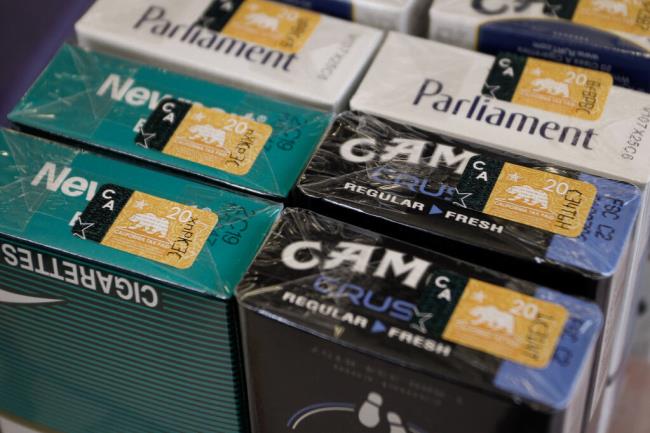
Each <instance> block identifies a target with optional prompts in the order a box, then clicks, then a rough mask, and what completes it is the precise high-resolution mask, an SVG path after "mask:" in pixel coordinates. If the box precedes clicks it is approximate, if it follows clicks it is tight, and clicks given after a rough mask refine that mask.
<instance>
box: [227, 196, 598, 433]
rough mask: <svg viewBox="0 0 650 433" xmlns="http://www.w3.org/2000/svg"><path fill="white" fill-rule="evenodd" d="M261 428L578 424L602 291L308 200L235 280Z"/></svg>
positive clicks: (490, 428)
mask: <svg viewBox="0 0 650 433" xmlns="http://www.w3.org/2000/svg"><path fill="white" fill-rule="evenodd" d="M237 299H238V301H239V304H240V312H241V314H240V315H241V318H242V319H241V320H242V331H243V335H244V343H243V344H244V351H245V353H246V355H247V356H246V362H247V365H246V370H247V377H248V379H249V383H248V389H249V392H248V395H249V401H250V410H251V415H252V417H251V418H252V423H253V424H252V427H253V432H254V433H257V432H265V433H278V432H284V431H286V429H287V427H289V429H291V430H292V431H296V432H305V433H317V432H318V433H320V432H322V431H324V430H323V428H327V429H329V431H333V430H339V431H345V432H349V433H357V432H359V433H361V432H365V431H367V429H368V428H375V429H376V430H377V431H383V432H388V431H390V429H391V428H393V429H396V430H393V431H400V432H401V431H407V432H415V433H426V432H432V433H433V432H437V433H459V432H470V431H481V432H482V433H497V432H498V433H509V432H513V433H515V432H516V433H532V432H535V433H541V432H565V433H569V432H578V431H580V425H581V423H582V412H583V410H584V399H585V395H586V388H587V386H588V382H589V372H590V366H591V359H592V355H593V347H594V344H595V341H596V339H597V338H598V335H599V331H600V328H601V322H602V315H601V313H600V311H599V309H598V307H597V306H596V305H594V304H593V303H590V302H586V301H583V300H580V299H578V298H574V297H571V296H568V295H565V294H562V293H560V292H558V291H556V290H551V289H547V288H544V287H541V286H538V285H536V284H533V283H528V282H524V281H522V280H517V279H513V278H511V277H507V276H505V275H504V274H500V273H496V272H494V271H490V270H487V269H485V268H482V267H477V266H474V265H471V264H468V263H467V262H462V261H458V260H455V259H452V258H451V257H449V256H443V255H440V254H437V253H434V252H431V251H430V250H425V249H422V248H418V247H415V246H413V245H410V244H406V243H404V242H401V241H398V240H396V239H394V238H389V237H385V236H383V235H380V234H377V233H375V232H371V231H368V230H365V229H361V228H359V227H356V226H352V225H348V224H346V223H343V222H340V221H338V220H334V219H330V218H327V217H323V216H320V215H318V214H315V213H313V212H309V211H305V210H302V209H287V210H285V211H284V212H283V215H282V217H281V219H280V221H279V222H278V223H277V224H276V226H275V227H274V230H273V231H272V233H271V235H270V237H269V239H268V241H267V242H266V244H265V245H264V247H263V248H262V250H261V251H260V253H259V254H258V256H257V257H256V259H255V261H254V262H253V265H252V266H251V268H250V269H249V270H248V273H247V275H246V276H245V277H244V279H243V280H242V283H241V285H240V286H239V287H238V289H237Z"/></svg>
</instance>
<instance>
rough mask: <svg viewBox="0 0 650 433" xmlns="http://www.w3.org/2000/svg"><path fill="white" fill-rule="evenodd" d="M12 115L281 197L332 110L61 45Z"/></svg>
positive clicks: (78, 138) (39, 126)
mask: <svg viewBox="0 0 650 433" xmlns="http://www.w3.org/2000/svg"><path fill="white" fill-rule="evenodd" d="M9 117H10V119H11V120H12V121H13V122H15V123H17V124H20V125H21V126H24V127H27V128H30V129H31V130H38V131H44V132H46V133H48V134H51V135H55V136H57V137H62V138H65V139H70V140H74V141H75V142H80V143H84V144H87V145H90V146H96V147H99V148H102V149H106V150H110V151H113V152H117V153H119V154H123V155H128V156H131V157H134V158H137V159H141V160H145V161H149V162H153V163H155V164H158V165H162V166H165V167H171V168H174V169H176V170H181V171H183V172H186V173H192V174H196V175H199V176H201V177H204V178H206V179H210V180H214V181H217V182H220V183H222V184H227V185H229V186H232V187H235V188H239V189H243V190H246V191H253V192H256V193H259V194H264V195H268V196H274V197H284V196H286V195H287V194H288V193H289V191H290V190H291V188H292V187H293V185H294V184H295V182H296V180H297V178H298V176H299V175H300V173H301V172H302V170H303V169H304V167H305V165H306V164H307V161H308V160H309V158H310V156H311V154H312V152H313V150H314V149H315V147H316V145H317V144H318V142H319V141H320V139H321V137H322V135H323V134H324V133H325V131H326V129H327V126H328V124H329V122H330V118H331V115H330V114H328V113H326V112H322V111H317V110H312V109H307V108H304V107H302V106H298V105H293V104H288V103H284V102H280V101H276V100H273V99H270V98H267V97H262V96H257V95H255V94H252V93H248V92H244V91H241V90H237V89H233V88H230V87H225V86H220V85H215V84H211V83H208V82H205V81H201V80H196V79H193V78H189V77H184V76H181V75H178V74H174V73H170V72H167V71H163V70H161V69H157V68H153V67H149V66H144V65H141V64H138V63H131V62H129V61H126V60H122V59H119V58H116V57H111V56H107V55H104V54H99V53H96V52H91V51H86V50H84V49H81V48H77V47H73V46H70V45H65V46H63V47H62V48H61V50H60V51H59V53H58V54H57V55H56V56H55V57H54V59H53V60H52V62H51V63H50V65H49V66H48V67H47V68H46V69H45V71H44V72H43V73H42V74H41V76H40V78H39V79H38V80H37V81H36V82H35V83H34V84H33V86H32V88H31V89H30V90H29V91H28V92H27V94H26V95H25V96H24V97H23V98H22V100H21V101H20V102H19V104H18V105H17V106H16V107H15V108H14V110H13V112H12V113H10V115H9Z"/></svg>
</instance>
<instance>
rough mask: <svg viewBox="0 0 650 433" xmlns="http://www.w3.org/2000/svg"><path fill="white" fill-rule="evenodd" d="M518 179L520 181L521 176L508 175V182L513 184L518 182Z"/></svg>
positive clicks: (515, 174)
mask: <svg viewBox="0 0 650 433" xmlns="http://www.w3.org/2000/svg"><path fill="white" fill-rule="evenodd" d="M519 179H521V176H519V174H518V173H510V174H509V175H508V180H511V181H513V182H519Z"/></svg>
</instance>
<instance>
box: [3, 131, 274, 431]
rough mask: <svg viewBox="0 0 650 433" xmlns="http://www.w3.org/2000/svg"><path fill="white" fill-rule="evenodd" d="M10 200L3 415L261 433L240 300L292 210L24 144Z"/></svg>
mask: <svg viewBox="0 0 650 433" xmlns="http://www.w3.org/2000/svg"><path fill="white" fill-rule="evenodd" d="M0 195H1V197H2V200H0V202H1V203H2V205H0V215H1V218H0V221H1V223H0V317H2V327H1V329H0V346H1V347H2V350H1V351H0V377H2V387H0V413H1V414H6V415H9V418H10V419H11V418H13V417H16V418H17V419H22V420H25V421H26V422H27V423H29V425H32V424H33V425H36V426H40V427H43V428H44V429H45V430H47V431H56V432H66V433H87V432H97V433H115V432H125V433H126V432H145V431H146V432H154V433H156V432H158V433H169V432H178V433H181V432H182V433H187V432H189V431H192V432H199V431H201V432H215V433H216V432H223V431H229V432H245V431H247V430H246V429H247V420H246V417H247V413H246V404H245V400H244V394H243V391H244V389H243V371H242V364H241V363H242V361H241V354H240V345H239V341H238V335H239V331H238V321H237V316H236V313H237V312H236V304H235V299H234V296H233V295H234V289H235V287H236V286H237V284H238V282H239V281H240V279H241V277H242V276H243V275H244V273H245V271H246V269H247V267H248V266H249V264H250V263H251V262H252V260H253V258H254V257H255V254H256V253H257V250H258V248H259V247H260V245H261V244H262V243H263V241H264V239H265V238H266V236H267V234H268V231H269V230H270V228H271V226H272V225H273V223H274V222H275V220H276V218H277V217H278V216H279V213H280V210H281V206H280V205H278V204H273V203H270V202H266V201H264V200H260V199H253V198H248V197H246V196H243V195H239V194H236V193H233V192H229V191H227V190H221V189H217V188H214V187H211V186H208V185H204V184H200V183H196V182H191V181H188V180H183V179H182V178H177V177H173V176H170V175H166V174H161V173H158V172H155V171H151V170H147V169H144V168H140V167H137V166H135V165H129V164H126V163H124V162H120V161H117V160H113V159H110V158H107V157H101V156H98V155H95V154H92V153H89V152H83V151H79V150H77V149H73V148H71V147H67V146H64V145H61V144H57V143H54V142H50V141H44V140H41V139H37V138H34V137H31V136H28V135H24V134H20V133H16V132H12V131H8V130H2V131H1V132H0ZM39 429H40V428H39Z"/></svg>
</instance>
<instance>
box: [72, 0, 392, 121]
mask: <svg viewBox="0 0 650 433" xmlns="http://www.w3.org/2000/svg"><path fill="white" fill-rule="evenodd" d="M76 30H77V36H78V38H79V43H80V44H82V45H83V46H86V47H89V48H97V49H100V50H105V51H109V52H113V53H115V54H122V55H126V56H129V57H134V58H136V59H141V60H145V61H148V62H152V63H155V64H157V65H159V66H162V67H165V68H169V69H172V70H176V71H178V72H182V73H187V74H190V75H198V76H200V77H202V78H207V79H209V80H211V81H216V82H218V83H223V84H227V85H234V86H237V87H242V88H246V89H247V90H251V91H254V92H257V93H265V94H271V95H274V96H280V97H282V98H288V99H291V100H293V101H299V102H301V103H306V104H309V105H313V106H317V107H319V108H325V109H329V110H335V111H339V110H340V109H341V108H342V107H344V106H346V105H347V102H348V99H349V97H350V94H351V92H352V91H353V90H354V87H355V86H356V84H357V82H358V80H359V79H360V78H361V75H362V74H363V72H364V71H365V69H366V67H367V64H368V63H369V61H370V59H371V58H372V55H373V54H374V52H375V50H376V48H377V47H378V45H379V43H380V42H381V39H382V37H383V33H382V32H381V31H380V30H377V29H373V28H371V27H366V26H363V25H361V24H357V23H351V22H349V21H344V20H341V19H338V18H333V17H330V16H327V15H322V14H319V13H317V12H314V11H309V10H306V9H301V8H297V7H294V6H291V5H287V4H284V3H276V2H272V1H266V0H227V1H226V0H214V1H213V0H187V1H182V2H179V1H177V0H156V1H152V0H99V1H97V2H96V3H95V4H94V5H93V6H92V7H91V8H90V9H89V11H88V12H87V13H86V14H85V15H84V16H83V17H82V18H81V20H80V21H78V22H77V25H76Z"/></svg>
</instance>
